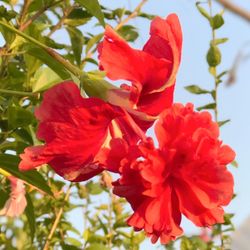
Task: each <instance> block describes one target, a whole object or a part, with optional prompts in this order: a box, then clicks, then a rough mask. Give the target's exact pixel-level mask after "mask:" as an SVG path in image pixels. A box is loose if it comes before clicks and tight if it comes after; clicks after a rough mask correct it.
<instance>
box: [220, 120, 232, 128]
mask: <svg viewBox="0 0 250 250" xmlns="http://www.w3.org/2000/svg"><path fill="white" fill-rule="evenodd" d="M230 121H231V120H230V119H227V120H224V121H220V122H218V124H219V126H220V127H221V126H223V125H225V124H226V123H228V122H230Z"/></svg>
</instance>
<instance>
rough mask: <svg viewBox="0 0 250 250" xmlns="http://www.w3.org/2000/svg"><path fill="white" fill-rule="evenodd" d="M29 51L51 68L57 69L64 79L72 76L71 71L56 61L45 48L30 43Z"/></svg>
mask: <svg viewBox="0 0 250 250" xmlns="http://www.w3.org/2000/svg"><path fill="white" fill-rule="evenodd" d="M27 53H28V54H30V55H31V56H33V57H35V58H37V59H39V60H40V61H42V62H43V63H45V64H46V65H47V66H48V67H49V68H51V69H52V70H53V71H55V72H56V73H57V74H58V75H59V76H60V77H61V78H62V79H63V80H65V79H70V78H71V77H70V73H69V72H68V71H67V70H66V69H65V68H64V66H63V65H62V64H61V63H59V62H58V61H56V60H55V59H54V58H53V57H52V56H50V55H49V54H48V53H46V52H45V51H44V50H43V49H41V48H38V47H34V46H30V45H29V46H28V49H27Z"/></svg>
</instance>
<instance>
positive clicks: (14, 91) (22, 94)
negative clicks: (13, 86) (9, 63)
mask: <svg viewBox="0 0 250 250" xmlns="http://www.w3.org/2000/svg"><path fill="white" fill-rule="evenodd" d="M0 93H3V94H9V95H18V96H35V95H36V94H34V93H32V92H24V91H16V90H9V89H0Z"/></svg>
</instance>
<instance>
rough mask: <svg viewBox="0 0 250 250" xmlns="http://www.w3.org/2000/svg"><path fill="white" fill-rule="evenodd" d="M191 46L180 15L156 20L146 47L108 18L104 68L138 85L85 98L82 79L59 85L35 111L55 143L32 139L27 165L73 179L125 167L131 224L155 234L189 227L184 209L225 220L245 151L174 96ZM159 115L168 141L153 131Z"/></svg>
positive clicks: (42, 134) (121, 186)
mask: <svg viewBox="0 0 250 250" xmlns="http://www.w3.org/2000/svg"><path fill="white" fill-rule="evenodd" d="M181 47H182V32H181V28H180V24H179V21H178V18H177V16H176V15H174V14H171V15H169V16H168V17H167V18H166V20H164V19H161V18H159V17H157V18H155V19H154V20H153V21H152V24H151V30H150V38H149V40H148V41H147V43H146V44H145V46H144V47H143V50H141V51H140V50H135V49H132V48H131V47H130V46H129V45H128V44H127V43H126V42H125V41H124V40H123V39H122V38H121V37H119V36H118V35H117V34H116V33H115V32H114V30H112V28H111V27H107V28H106V31H105V36H104V40H103V42H102V43H101V44H100V45H99V48H98V51H99V59H100V69H102V70H105V71H106V73H107V77H109V78H110V79H112V80H126V81H129V82H130V83H131V84H130V85H127V84H123V85H122V86H121V88H120V89H112V90H108V94H107V96H108V97H107V100H106V101H107V102H105V101H103V100H101V99H98V98H93V97H90V98H83V97H82V96H81V95H80V91H79V89H78V88H77V86H76V85H75V84H74V83H73V82H64V83H61V84H58V85H56V86H55V87H52V88H51V89H50V90H48V91H47V92H46V93H45V94H44V99H43V101H42V104H41V105H40V107H39V108H37V110H36V111H35V115H36V117H37V119H38V120H39V127H38V132H37V136H38V138H39V139H41V140H43V141H45V144H44V145H40V146H34V147H29V148H27V149H26V150H25V153H24V154H22V155H21V156H20V157H21V158H22V161H21V163H20V166H19V168H20V169H21V170H29V169H32V168H34V167H37V166H40V165H42V164H45V163H46V164H49V165H50V166H51V167H52V168H53V169H54V170H55V171H56V172H57V173H58V174H59V175H61V176H63V177H64V178H65V179H67V180H70V181H83V180H87V179H89V178H91V177H93V176H95V175H97V174H99V173H100V172H101V171H103V170H108V171H111V172H116V173H118V174H119V175H120V178H119V179H118V180H117V181H115V182H114V183H113V186H114V193H115V194H116V195H119V196H121V197H125V198H126V199H127V201H128V202H129V203H130V204H131V207H132V209H133V210H134V213H133V215H132V216H131V217H130V218H129V220H128V224H129V225H131V226H133V227H134V228H135V230H142V229H144V230H145V232H146V234H147V235H148V236H150V237H151V240H152V242H153V243H154V242H156V241H157V240H158V238H160V240H161V243H168V242H169V241H170V240H174V239H175V238H176V237H178V236H179V235H181V234H182V228H181V227H180V223H181V216H182V214H183V215H185V216H186V217H187V218H188V219H190V220H191V221H192V222H193V223H194V224H195V225H197V226H202V227H204V226H210V225H213V224H215V223H222V222H223V215H224V211H223V208H222V206H225V205H227V204H228V203H229V202H230V200H231V199H232V195H233V177H232V175H231V174H230V172H229V171H228V170H227V168H226V165H227V164H229V163H230V162H231V161H233V159H234V157H235V153H234V152H233V150H232V149H231V148H230V147H229V146H226V145H223V144H222V142H221V141H220V140H219V139H218V137H219V127H218V124H217V123H215V122H213V121H212V118H211V116H210V114H209V113H208V112H195V111H194V110H193V105H192V104H187V105H186V106H183V105H182V104H173V92H174V84H175V78H176V73H177V70H178V67H179V64H180V59H181ZM155 120H157V122H156V125H155V134H156V137H157V139H158V144H159V147H158V148H156V147H155V146H154V144H153V141H152V139H151V138H147V137H146V135H145V132H146V130H147V129H148V128H149V127H150V126H152V125H153V123H154V121H155Z"/></svg>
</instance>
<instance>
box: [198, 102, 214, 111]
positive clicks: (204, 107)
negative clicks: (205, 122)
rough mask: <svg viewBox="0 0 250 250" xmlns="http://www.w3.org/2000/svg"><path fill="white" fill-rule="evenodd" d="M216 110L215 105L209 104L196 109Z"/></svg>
mask: <svg viewBox="0 0 250 250" xmlns="http://www.w3.org/2000/svg"><path fill="white" fill-rule="evenodd" d="M215 108H216V103H209V104H206V105H204V106H201V107H198V108H197V110H198V111H200V110H203V109H215Z"/></svg>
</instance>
